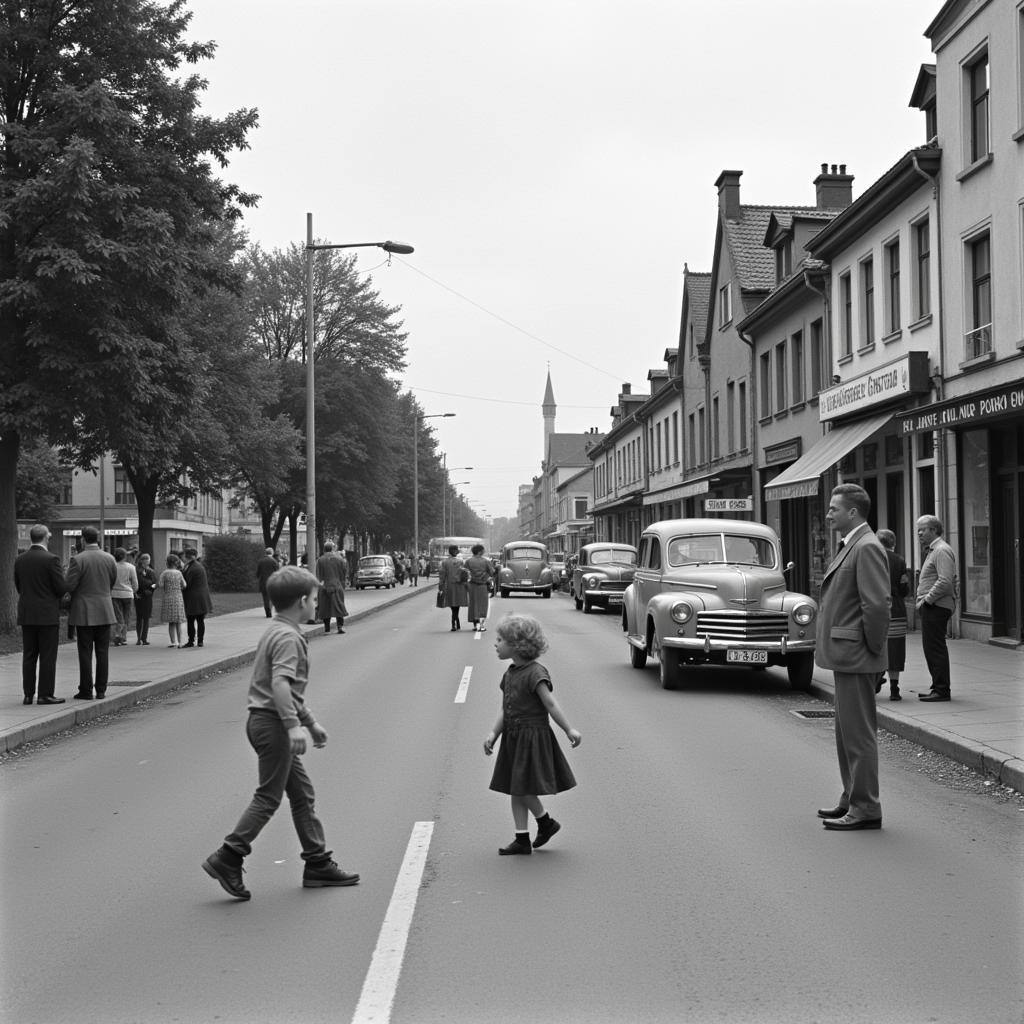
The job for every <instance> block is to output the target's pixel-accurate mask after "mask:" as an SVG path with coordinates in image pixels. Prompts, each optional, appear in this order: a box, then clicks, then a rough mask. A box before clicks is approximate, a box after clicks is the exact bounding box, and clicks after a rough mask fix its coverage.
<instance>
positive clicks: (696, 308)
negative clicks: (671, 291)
mask: <svg viewBox="0 0 1024 1024" xmlns="http://www.w3.org/2000/svg"><path fill="white" fill-rule="evenodd" d="M710 300H711V274H710V273H705V274H701V273H694V272H693V271H692V270H688V271H687V272H686V276H685V278H684V279H683V312H684V314H685V313H686V312H687V311H688V312H689V318H690V319H691V320H693V322H694V323H695V324H696V325H697V331H696V334H697V335H698V336H703V330H704V326H705V325H706V324H707V321H708V304H709V302H710ZM687 306H688V307H689V309H688V310H687ZM685 328H686V324H685V323H684V324H682V325H681V327H680V338H679V345H680V348H685V345H686V339H685V338H684V337H682V331H683V330H685Z"/></svg>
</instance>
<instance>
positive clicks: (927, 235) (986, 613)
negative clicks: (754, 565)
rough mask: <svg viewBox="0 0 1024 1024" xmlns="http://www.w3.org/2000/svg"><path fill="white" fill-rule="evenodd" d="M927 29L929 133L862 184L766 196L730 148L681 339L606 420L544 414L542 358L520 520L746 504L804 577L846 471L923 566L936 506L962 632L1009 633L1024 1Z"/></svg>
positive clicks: (537, 525) (1021, 309)
mask: <svg viewBox="0 0 1024 1024" xmlns="http://www.w3.org/2000/svg"><path fill="white" fill-rule="evenodd" d="M926 35H927V36H928V38H929V39H930V41H931V47H932V52H933V54H934V56H935V63H934V64H927V65H924V66H922V67H921V69H920V73H919V75H918V77H917V81H916V83H915V85H914V89H913V92H912V95H911V96H910V98H909V102H910V105H911V106H912V107H914V108H916V109H918V110H919V111H920V112H921V121H922V133H921V136H922V137H921V144H920V145H917V146H914V147H913V148H911V149H908V150H907V151H906V152H905V153H903V154H902V155H901V156H900V157H899V159H898V160H896V162H895V163H894V164H893V166H892V167H891V168H890V169H889V170H887V171H886V172H885V173H884V174H883V175H882V176H881V177H880V178H879V179H878V180H877V181H875V182H872V183H871V184H870V185H869V186H868V187H867V188H866V189H865V190H864V191H863V192H861V193H860V194H859V195H858V196H857V198H856V199H854V197H853V180H854V178H853V175H852V174H851V173H849V171H848V168H847V166H846V165H845V164H822V165H821V166H820V168H818V169H816V173H815V174H814V177H813V179H812V180H809V181H808V185H807V198H808V199H810V190H811V188H813V203H809V202H808V203H806V204H800V203H787V204H780V205H772V206H760V205H759V206H754V205H748V204H745V203H743V201H742V197H741V184H740V182H741V177H742V171H740V170H724V171H722V173H721V174H720V175H719V176H718V179H717V181H716V182H715V186H716V188H717V190H718V211H717V212H718V216H717V229H716V235H715V244H714V256H713V259H712V265H711V268H710V269H709V270H707V271H700V272H697V271H691V270H690V269H689V268H688V267H686V268H684V272H683V282H682V309H681V317H680V326H679V334H678V338H673V339H672V345H671V347H667V348H665V349H664V353H663V357H662V362H661V363H660V364H659V365H658V366H657V367H656V368H654V369H651V370H650V371H649V373H648V384H649V387H648V388H647V389H646V391H645V393H643V394H638V393H634V392H633V390H632V388H631V387H630V385H629V384H623V385H622V388H621V391H620V393H619V395H618V396H617V398H616V400H615V404H614V405H613V406H612V407H611V424H610V427H609V428H608V429H607V430H606V431H604V432H598V431H596V430H594V431H591V432H589V433H586V434H571V435H570V434H559V433H557V432H555V430H554V414H555V404H554V396H553V391H552V387H551V380H550V375H549V378H548V382H547V391H546V393H545V397H544V421H545V449H544V461H543V463H542V472H541V474H540V475H539V476H538V477H537V478H535V479H534V481H533V482H532V483H531V484H530V485H525V486H523V487H521V488H520V506H519V513H520V525H521V530H522V532H523V534H524V535H526V536H534V537H539V538H542V539H544V540H545V541H546V542H547V543H548V544H549V546H550V547H551V548H552V550H555V551H564V552H566V553H571V552H572V551H573V550H575V549H577V548H578V547H579V545H580V544H581V543H583V542H585V541H586V540H589V539H595V540H617V541H625V542H628V543H632V544H635V543H636V542H637V541H638V539H639V536H640V533H641V531H642V529H643V528H644V526H646V525H647V524H648V523H650V522H653V521H656V520H659V519H667V518H675V517H690V516H702V515H707V514H711V515H730V516H739V517H749V518H754V519H758V520H761V521H764V522H767V523H769V524H770V525H772V526H773V527H774V528H775V529H776V530H777V531H778V533H779V534H780V536H781V538H782V542H783V550H784V554H785V557H786V558H787V559H792V561H793V562H794V563H795V569H794V573H793V577H792V583H793V585H794V586H795V588H797V589H803V590H805V591H806V592H808V593H811V594H816V593H817V590H818V588H819V585H820V581H821V577H822V575H823V573H824V571H825V568H826V566H827V564H828V560H829V558H830V556H831V552H832V538H830V537H829V536H827V532H826V530H825V520H824V515H825V510H826V508H827V505H828V496H829V493H830V490H831V487H832V486H833V485H834V484H835V483H837V482H856V483H859V484H860V485H862V486H863V487H864V488H865V489H866V490H867V492H868V493H869V494H870V495H871V497H872V501H873V512H872V520H871V522H872V526H873V527H876V528H878V527H887V528H888V529H890V530H892V531H893V532H894V533H895V534H896V537H897V550H899V551H900V552H902V553H903V554H904V555H905V557H907V560H908V562H909V563H911V564H912V565H914V566H915V567H916V566H918V565H919V564H920V560H921V556H920V554H919V553H918V550H917V541H916V536H915V534H914V529H913V527H914V522H915V519H916V518H917V517H918V516H920V515H922V514H926V513H934V514H936V515H938V517H939V518H940V519H941V520H942V521H943V523H944V524H945V531H946V537H947V539H948V540H949V542H950V543H951V544H952V545H953V547H954V549H955V550H956V552H957V554H958V556H959V565H960V579H961V594H960V601H959V606H958V615H957V620H956V628H957V629H958V630H959V632H960V634H961V635H963V636H966V637H971V638H974V639H990V640H996V641H998V642H1005V643H1014V644H1016V643H1020V642H1021V641H1022V640H1024V622H1022V620H1024V552H1022V550H1021V546H1022V542H1024V0H949V2H947V3H945V4H944V5H943V7H942V9H941V10H940V11H939V13H938V14H937V15H936V17H935V19H934V20H933V21H932V23H931V24H930V25H929V26H928V28H927V30H926ZM808 178H809V179H810V178H811V176H810V174H809V175H808Z"/></svg>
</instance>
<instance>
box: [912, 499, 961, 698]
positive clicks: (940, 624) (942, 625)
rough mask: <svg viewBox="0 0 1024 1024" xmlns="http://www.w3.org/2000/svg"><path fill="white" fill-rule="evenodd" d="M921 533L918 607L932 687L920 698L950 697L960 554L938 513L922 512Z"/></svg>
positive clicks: (917, 526)
mask: <svg viewBox="0 0 1024 1024" xmlns="http://www.w3.org/2000/svg"><path fill="white" fill-rule="evenodd" d="M916 529H917V537H918V540H920V542H921V548H922V550H923V552H924V564H923V565H922V566H921V574H920V576H919V577H918V581H917V600H916V604H917V611H918V613H919V614H920V616H921V646H922V647H923V648H924V660H925V661H926V662H927V663H928V674H929V675H930V676H931V677H932V688H931V690H930V691H929V692H928V693H919V694H918V695H917V699H918V700H927V701H941V700H949V699H950V694H949V690H950V680H949V649H948V648H947V647H946V630H947V628H948V627H949V620H950V618H951V617H952V615H953V609H954V608H955V607H956V590H957V587H956V555H954V554H953V549H952V548H951V547H950V546H949V545H948V544H947V543H946V542H945V541H944V540H943V539H942V523H941V522H940V521H939V520H938V519H936V518H935V516H921V518H920V519H918V521H917V524H916Z"/></svg>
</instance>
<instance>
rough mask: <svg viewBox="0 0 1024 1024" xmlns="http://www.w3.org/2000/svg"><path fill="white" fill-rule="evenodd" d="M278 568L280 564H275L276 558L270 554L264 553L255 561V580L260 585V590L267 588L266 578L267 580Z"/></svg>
mask: <svg viewBox="0 0 1024 1024" xmlns="http://www.w3.org/2000/svg"><path fill="white" fill-rule="evenodd" d="M279 568H280V566H279V565H278V564H277V560H276V559H274V558H271V557H270V555H264V556H263V557H262V558H261V559H260V560H259V561H258V562H257V563H256V580H257V582H258V583H259V585H260V590H266V589H267V580H269V579H270V577H271V576H273V575H274V573H275V572H277V570H278V569H279Z"/></svg>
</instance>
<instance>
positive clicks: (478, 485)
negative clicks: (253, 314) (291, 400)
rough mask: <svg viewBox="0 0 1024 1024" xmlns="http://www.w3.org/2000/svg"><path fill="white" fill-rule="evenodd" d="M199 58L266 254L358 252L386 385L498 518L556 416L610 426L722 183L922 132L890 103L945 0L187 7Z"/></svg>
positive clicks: (574, 423) (711, 226) (765, 183)
mask: <svg viewBox="0 0 1024 1024" xmlns="http://www.w3.org/2000/svg"><path fill="white" fill-rule="evenodd" d="M190 6H191V9H192V11H193V12H194V19H193V22H192V26H191V35H192V37H193V38H196V39H203V40H214V41H215V42H216V43H217V45H218V52H217V57H216V58H215V59H214V60H213V61H209V62H205V63H204V64H202V65H201V66H200V69H199V70H200V73H201V74H203V75H204V76H205V77H206V78H208V79H209V83H210V85H209V89H208V90H207V92H206V94H205V97H206V98H205V101H204V109H205V110H206V111H207V112H209V113H211V114H214V115H223V114H225V113H227V112H228V111H230V110H234V109H237V108H239V107H256V108H258V110H259V113H260V126H259V128H258V129H257V130H256V131H254V132H253V133H252V134H251V135H250V142H251V149H250V150H249V151H248V152H246V153H244V154H241V155H239V156H237V157H236V158H235V159H234V161H233V162H232V164H231V166H230V167H229V169H228V171H227V172H226V174H225V177H226V178H228V179H229V180H232V181H234V182H237V183H238V184H239V185H240V186H241V187H243V188H244V189H246V190H248V191H252V192H256V193H259V194H260V195H261V196H262V199H261V201H260V204H259V207H258V209H256V210H254V211H251V212H249V213H247V215H246V225H247V229H248V231H249V234H250V237H251V239H252V240H253V241H258V242H259V243H261V244H262V245H263V246H264V247H265V248H268V249H270V248H277V247H284V246H286V245H287V244H288V243H289V242H300V243H302V242H304V241H305V231H306V213H307V211H309V212H311V213H312V214H313V226H314V231H315V234H316V236H317V237H318V239H320V240H322V241H327V242H332V243H344V242H371V241H379V240H384V239H395V240H398V241H403V242H408V243H409V244H411V245H414V246H415V247H416V252H415V254H413V255H412V256H406V257H399V258H396V259H395V260H394V261H393V262H392V264H391V266H387V265H382V264H383V261H384V260H385V259H386V257H385V254H384V253H382V252H380V251H379V250H376V249H365V250H360V256H359V266H360V268H361V270H363V271H366V272H369V273H370V274H371V276H372V277H373V281H374V285H375V287H376V288H377V289H378V290H379V292H380V295H381V298H382V299H383V300H384V301H385V302H387V303H388V304H391V305H398V306H401V307H402V319H403V320H404V324H405V330H407V331H408V333H409V338H408V369H407V371H406V373H405V374H404V376H403V380H402V383H403V385H404V386H405V387H406V388H408V389H410V390H412V391H413V392H414V393H415V394H416V396H417V398H418V400H419V402H420V404H421V405H422V407H423V408H424V410H425V411H426V413H427V414H436V413H444V412H453V413H455V414H456V418H454V419H443V420H441V419H439V420H434V421H432V422H431V425H432V426H433V427H434V428H435V429H436V432H437V436H438V439H439V443H440V447H441V449H442V450H443V451H444V452H445V453H446V455H447V462H448V465H449V466H451V467H459V466H473V467H475V468H474V470H473V471H472V472H467V471H462V470H459V471H453V472H452V474H451V479H452V481H453V482H459V481H471V482H470V483H466V484H463V485H462V486H460V488H459V490H461V491H462V492H463V493H464V494H465V495H466V497H467V498H468V499H469V500H471V501H472V502H474V507H475V508H476V509H477V510H478V511H480V512H481V513H485V512H486V513H487V514H489V515H492V516H501V515H513V514H514V513H515V508H516V495H517V486H518V484H520V483H525V482H529V480H530V478H531V477H532V476H533V475H534V474H536V473H537V472H538V471H539V467H540V461H541V458H542V457H543V451H542V438H543V420H542V418H541V411H540V403H541V399H542V398H543V394H544V382H545V375H546V373H547V371H548V367H549V364H550V370H551V379H552V383H553V386H554V394H555V399H556V401H557V403H558V415H557V420H556V430H559V431H565V432H575V431H584V430H587V429H589V428H590V427H597V428H599V429H600V430H602V431H604V430H607V429H608V427H609V425H610V418H609V409H610V408H611V407H612V405H614V404H615V401H616V396H617V395H618V392H619V389H620V385H621V384H622V383H623V382H626V381H628V382H630V383H631V384H632V385H633V390H634V392H646V390H647V371H648V370H649V369H650V368H652V367H657V366H663V365H664V362H663V355H664V351H665V349H666V348H671V347H675V345H676V343H677V339H678V331H679V311H680V302H681V296H682V272H683V264H684V263H688V264H689V266H690V269H691V270H695V271H708V270H710V269H711V257H712V250H713V247H714V236H715V215H716V201H717V197H716V191H715V188H714V182H715V179H716V178H717V177H718V175H719V173H720V172H721V171H722V170H723V169H725V168H731V169H740V170H742V171H743V172H744V174H743V179H742V192H741V196H742V201H743V202H745V203H763V204H793V205H806V206H812V205H814V187H813V185H812V181H813V179H814V178H815V176H816V175H817V174H818V173H819V170H820V165H821V164H822V163H825V162H827V163H837V164H838V163H845V164H847V166H848V170H849V172H850V173H851V174H853V175H855V181H854V196H855V197H856V196H857V195H859V194H860V193H861V192H862V191H864V190H865V189H866V188H867V187H868V186H869V185H870V184H871V183H872V182H873V181H874V180H875V179H876V178H878V177H879V175H881V174H882V173H883V172H884V171H885V170H886V169H887V168H888V167H890V166H891V165H892V164H893V163H895V162H896V160H897V159H898V158H899V156H900V155H901V154H902V153H904V152H905V151H906V150H908V149H910V148H911V147H913V146H915V145H919V144H921V143H922V142H923V141H924V124H923V115H921V114H920V113H919V112H918V111H916V110H911V109H910V108H908V106H907V103H908V100H909V99H910V93H911V90H912V88H913V85H914V80H915V78H916V76H917V72H918V69H919V67H920V65H921V64H922V63H923V62H927V61H931V59H932V56H931V53H930V50H929V47H928V42H927V40H926V39H925V38H924V36H923V32H924V29H925V28H926V27H927V25H928V23H929V22H930V21H931V19H932V18H933V17H934V16H935V15H936V14H937V13H938V10H939V8H940V6H941V4H940V3H939V0H932V2H921V0H856V2H853V0H614V2H608V0H540V2H535V0H288V2H287V3H285V2H282V0H190Z"/></svg>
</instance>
